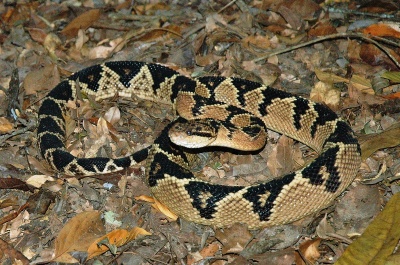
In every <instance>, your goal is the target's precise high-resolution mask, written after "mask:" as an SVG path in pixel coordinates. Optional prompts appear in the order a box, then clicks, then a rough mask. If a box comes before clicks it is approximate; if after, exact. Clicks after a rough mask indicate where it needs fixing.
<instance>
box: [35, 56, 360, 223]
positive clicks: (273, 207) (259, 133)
mask: <svg viewBox="0 0 400 265" xmlns="http://www.w3.org/2000/svg"><path fill="white" fill-rule="evenodd" d="M78 86H79V90H80V92H81V93H82V94H85V95H90V96H93V97H94V98H95V99H96V100H105V99H107V98H110V97H114V96H115V95H118V96H122V97H132V96H134V95H135V96H137V97H139V98H143V99H148V100H152V101H156V102H161V103H169V104H172V105H173V107H174V108H175V109H176V110H177V113H178V118H177V120H176V121H174V122H172V123H170V124H169V125H168V126H167V127H166V128H165V129H164V130H163V131H162V132H161V134H160V136H158V137H157V138H156V140H155V142H154V143H153V144H152V145H151V146H150V147H148V148H145V149H143V150H141V151H139V152H136V153H134V154H132V155H130V156H127V157H122V158H116V159H111V158H105V157H94V158H77V157H74V156H73V155H71V154H70V153H69V152H68V151H67V149H66V147H65V144H64V142H65V130H66V129H65V119H64V117H65V115H66V110H67V102H68V101H70V100H76V98H77V95H76V93H77V89H78ZM38 116H39V117H38V119H39V125H38V129H37V133H38V144H39V149H40V153H41V155H42V156H43V157H44V159H45V160H46V161H47V162H48V163H49V164H50V166H51V167H52V168H53V169H55V170H56V171H58V172H61V173H63V174H67V175H87V176H90V175H95V174H105V173H110V172H115V171H119V170H122V169H124V168H127V167H131V166H133V165H135V164H137V163H138V162H140V161H142V160H144V159H146V158H147V167H146V168H147V169H146V179H147V182H148V185H149V186H150V189H151V191H152V193H153V194H154V196H155V197H156V198H157V199H158V200H159V201H161V202H162V203H164V204H165V205H166V206H167V207H168V208H169V209H170V210H171V211H172V212H174V213H176V214H177V215H178V216H180V217H182V218H185V219H187V220H190V221H194V222H197V223H200V224H205V225H215V226H218V227H223V226H227V225H231V224H233V223H237V222H240V223H245V224H247V225H248V227H249V228H250V229H257V228H261V227H266V226H272V225H279V224H285V223H290V222H293V221H295V220H297V219H300V218H302V217H304V216H306V215H309V214H312V213H315V212H317V211H319V210H321V209H323V208H325V207H326V206H327V205H329V204H330V203H331V202H332V201H333V200H334V199H335V198H336V197H337V196H338V195H339V194H341V193H342V192H343V191H344V190H345V189H346V188H347V187H348V185H349V184H350V183H351V182H352V181H353V180H354V178H355V176H356V174H357V172H358V169H359V166H360V163H361V156H360V152H361V151H360V146H359V144H358V141H357V139H356V137H355V136H354V133H353V131H352V130H351V128H350V126H349V125H348V124H347V123H346V122H344V121H342V120H341V119H340V118H339V117H338V116H337V115H336V114H335V113H334V112H333V111H331V110H330V109H329V108H327V107H325V106H324V105H322V104H319V103H315V102H312V101H309V100H307V99H305V98H302V97H298V96H294V95H292V94H289V93H286V92H284V91H280V90H277V89H273V88H271V87H268V86H265V85H263V84H259V83H255V82H251V81H249V80H245V79H240V78H225V77H218V76H206V77H200V78H196V79H193V78H189V77H186V76H183V75H181V74H179V73H178V72H176V71H174V70H172V69H170V68H168V67H165V66H162V65H159V64H150V63H143V62H134V61H118V62H108V63H104V64H101V65H94V66H91V67H88V68H85V69H83V70H81V71H79V72H77V73H75V74H73V75H71V76H70V77H69V78H68V79H66V80H64V81H62V82H61V83H59V84H58V85H57V86H56V87H55V88H54V89H53V90H51V91H50V92H49V94H48V95H47V96H46V97H45V98H44V99H43V101H42V105H41V106H40V109H39V113H38ZM188 120H201V121H204V120H211V121H215V122H218V126H219V127H220V128H219V129H218V131H221V132H222V133H221V135H222V136H220V135H218V139H219V140H218V141H221V143H222V142H223V143H224V144H225V142H226V146H233V147H234V148H239V149H241V148H242V149H243V150H246V148H247V149H251V148H253V149H257V147H258V148H260V143H261V146H262V142H263V141H264V140H263V139H264V138H263V137H264V134H263V131H264V128H268V129H272V130H274V131H277V132H279V133H282V134H285V135H287V136H289V137H291V138H294V139H296V140H298V141H300V142H302V143H304V144H306V145H308V146H310V147H311V148H312V149H314V150H315V151H316V152H318V153H319V156H318V157H317V158H316V159H315V160H314V161H312V162H311V163H309V164H308V165H307V166H305V167H304V168H302V169H300V170H298V171H295V172H292V173H289V174H287V175H284V176H282V177H281V178H278V179H274V180H272V181H268V182H265V183H259V184H254V185H251V186H223V185H216V184H212V183H208V182H204V181H201V180H199V179H196V178H195V177H194V175H193V174H192V172H191V171H190V170H189V168H190V167H189V160H190V155H191V154H188V153H186V152H184V151H183V148H179V147H177V146H176V145H174V144H172V143H171V141H170V138H169V134H170V132H169V131H170V130H173V128H174V126H175V128H177V127H179V126H176V124H185V123H187V121H188ZM194 122H196V121H194ZM211 123H212V122H211ZM195 127H196V126H195ZM171 128H172V129H171ZM232 129H233V130H232ZM207 135H208V134H204V136H207ZM200 136H201V135H200ZM220 137H221V139H222V140H220ZM244 139H247V140H249V139H250V140H249V141H250V142H254V143H255V145H254V147H251V148H250V147H247V144H246V141H247V140H244ZM258 140H260V141H258ZM257 141H258V142H257ZM189 142H190V141H189ZM178 144H179V140H178Z"/></svg>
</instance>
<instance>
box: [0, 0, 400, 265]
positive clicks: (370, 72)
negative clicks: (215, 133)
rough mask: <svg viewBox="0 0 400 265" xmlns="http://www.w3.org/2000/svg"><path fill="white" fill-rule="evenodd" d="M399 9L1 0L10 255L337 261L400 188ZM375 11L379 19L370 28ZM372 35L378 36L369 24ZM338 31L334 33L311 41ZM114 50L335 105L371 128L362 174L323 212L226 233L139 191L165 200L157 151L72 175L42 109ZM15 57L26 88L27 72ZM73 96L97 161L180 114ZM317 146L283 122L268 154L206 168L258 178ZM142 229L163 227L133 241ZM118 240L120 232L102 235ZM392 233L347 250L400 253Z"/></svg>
mask: <svg viewBox="0 0 400 265" xmlns="http://www.w3.org/2000/svg"><path fill="white" fill-rule="evenodd" d="M377 10H379V11H377ZM398 10H399V6H398V3H397V2H396V1H386V2H385V5H381V4H380V1H377V2H376V3H375V2H374V1H354V0H351V1H336V2H334V3H331V2H330V1H325V2H323V3H322V2H321V1H319V2H318V3H317V1H315V2H314V1H311V0H305V1H304V0H293V1H241V0H238V1H231V2H229V1H212V2H208V3H207V4H206V3H205V2H199V3H196V4H195V3H186V2H185V3H181V2H180V1H171V2H166V3H164V2H157V1H151V3H149V2H148V1H135V3H134V4H132V3H131V1H119V2H118V3H116V2H112V1H110V2H109V3H108V4H107V5H106V4H99V3H97V2H94V1H85V2H79V1H68V2H65V3H57V2H51V1H48V2H46V3H43V2H39V1H33V2H32V1H18V3H16V4H14V5H8V4H7V5H6V4H5V3H0V15H1V18H2V21H3V28H2V30H1V31H0V43H1V46H0V70H1V73H2V74H1V75H0V88H1V89H0V102H1V103H3V104H2V106H3V108H1V109H0V113H1V114H0V129H1V134H0V143H1V147H2V148H1V151H0V161H1V164H0V169H1V170H0V174H2V177H3V179H4V181H3V182H2V185H3V186H2V187H1V189H0V205H4V207H1V215H0V216H1V218H2V220H5V222H4V223H2V227H1V230H0V235H1V239H2V240H4V242H5V243H4V244H7V247H3V243H2V244H0V248H1V249H2V250H5V251H4V252H5V253H6V255H0V260H1V262H2V263H4V262H8V261H9V260H11V259H12V258H16V257H21V255H19V254H21V253H22V256H23V257H24V258H26V260H30V261H31V262H33V263H38V262H43V261H51V260H53V261H55V260H57V261H64V262H78V261H79V262H83V261H85V260H87V258H88V257H90V258H92V259H90V260H89V261H86V262H87V263H88V264H91V262H95V261H97V262H100V261H101V262H103V263H109V262H111V261H112V260H115V261H116V262H117V263H119V264H121V263H125V264H135V263H136V264H166V263H186V264H202V263H207V262H208V263H209V264H215V265H216V264H249V263H253V264H321V263H333V262H335V261H336V260H337V259H338V258H339V257H340V256H341V255H342V254H343V250H344V249H346V248H347V247H348V246H349V245H350V247H348V249H350V250H351V249H352V248H353V247H351V246H353V244H351V242H352V241H353V240H356V238H357V237H359V236H360V235H361V234H362V233H363V232H364V231H368V229H369V227H368V225H369V223H371V221H372V220H373V219H374V217H375V216H376V215H378V213H379V212H380V210H381V209H382V207H384V205H385V204H386V202H387V201H388V200H389V198H390V197H391V195H393V194H395V193H396V192H399V191H400V188H398V187H399V179H400V155H399V141H398V137H396V136H397V135H398V132H397V131H398V130H397V127H398V123H399V119H400V115H399V113H400V112H399V108H398V105H399V102H398V99H399V87H400V85H399V81H398V78H397V77H398V71H399V64H398V61H399V54H400V51H399V46H398V45H397V46H396V40H398V38H399V35H398V32H399V30H398V23H397V22H396V19H393V20H391V19H390V18H395V17H396V16H397V17H398V16H399V13H398ZM346 12H347V13H346ZM359 12H361V13H359ZM377 12H378V13H377ZM396 12H397V13H396ZM344 14H346V15H344ZM360 14H363V15H365V16H367V17H368V16H372V17H378V19H375V20H374V21H370V22H369V23H364V24H362V23H358V24H357V27H355V22H357V21H359V20H360V17H361V15H360ZM384 15H386V17H385V18H389V19H382V18H384ZM366 33H367V34H370V36H369V38H370V40H373V41H370V42H369V43H366V42H364V41H362V40H365V38H366V37H364V36H362V38H359V36H360V35H357V34H366ZM332 34H333V35H332ZM335 34H336V35H335ZM340 34H348V36H349V37H350V39H348V38H347V37H345V38H343V37H341V36H340ZM338 36H339V37H338ZM323 37H327V38H329V39H325V41H319V42H315V43H312V44H308V45H303V44H304V43H307V41H313V40H316V39H319V38H323ZM374 41H375V43H374ZM377 44H378V45H380V46H377ZM295 45H303V46H299V47H297V48H294V47H295ZM288 48H289V49H291V50H290V51H289V52H286V53H283V52H280V51H284V50H285V49H288ZM104 60H105V61H107V60H138V61H146V62H159V63H163V64H166V65H168V66H169V67H171V68H173V69H175V70H177V71H180V72H181V73H182V74H185V75H188V76H201V75H207V74H211V75H222V76H240V77H242V78H246V79H250V80H253V81H257V82H263V83H265V84H271V85H273V86H274V87H277V88H280V89H283V90H286V91H288V92H291V93H295V94H298V95H302V96H306V97H309V98H311V99H313V100H315V101H319V102H323V103H324V104H326V105H328V106H329V107H331V108H332V109H334V110H335V111H336V112H337V113H338V114H339V115H340V116H341V117H342V118H343V119H345V120H346V121H348V122H349V123H350V124H351V126H352V128H353V129H354V131H355V132H356V134H357V136H358V138H359V139H360V143H361V146H362V153H363V163H362V166H361V169H360V174H359V176H358V178H357V180H356V181H355V182H354V183H353V184H352V185H351V187H349V189H348V192H346V193H345V195H343V196H341V197H340V198H339V199H338V200H337V201H338V202H337V203H335V204H334V205H332V206H330V207H328V208H327V209H325V210H323V211H321V213H319V214H316V215H314V216H309V217H306V218H304V219H303V220H299V221H297V222H295V223H293V224H288V225H284V226H279V227H273V228H266V229H262V230H260V231H248V229H247V228H246V227H245V225H242V224H236V225H233V226H232V227H228V228H223V229H219V228H214V227H204V226H200V225H195V224H193V223H189V222H186V221H185V220H180V219H178V221H173V219H170V218H167V217H166V216H165V215H164V214H163V213H161V212H158V211H156V210H152V208H153V207H152V206H151V205H150V204H149V203H148V202H143V201H141V200H138V198H147V199H148V198H150V197H149V196H151V194H150V191H149V189H148V187H147V186H146V185H145V183H144V179H143V175H144V170H146V169H145V163H143V164H140V165H138V166H137V167H134V168H132V169H130V170H127V171H125V172H118V173H115V174H110V175H107V176H95V177H94V178H80V177H68V178H67V177H65V176H58V175H57V174H55V173H54V172H51V170H49V168H48V166H47V165H46V163H45V162H44V161H43V160H42V159H41V158H40V156H39V154H38V149H37V143H36V136H35V131H34V128H33V126H32V125H30V124H31V123H29V121H33V122H35V121H36V120H37V117H36V115H37V110H38V106H39V105H40V99H41V98H43V96H44V95H45V94H46V93H47V92H48V91H49V90H50V89H51V88H52V87H54V85H56V84H57V83H58V82H59V81H60V80H61V79H63V78H65V77H66V76H69V75H70V74H71V73H72V72H76V71H78V70H80V69H82V68H84V67H87V66H90V65H93V64H95V63H99V62H103V61H104ZM260 62H261V63H260ZM15 69H17V70H18V75H19V80H21V81H22V83H21V84H18V83H16V81H15V79H13V78H11V76H12V72H13V71H14V70H15ZM15 85H17V86H20V87H21V92H20V94H19V95H18V97H17V101H16V102H15V103H17V104H12V105H11V106H12V108H11V111H9V110H8V109H7V106H8V105H9V104H8V101H9V98H8V97H7V90H8V89H9V88H11V87H15ZM69 105H70V109H69V114H70V115H69V116H68V117H67V118H68V119H67V128H66V129H67V136H68V139H67V142H66V144H67V148H68V150H69V151H70V152H71V153H73V154H74V155H77V156H81V157H83V156H85V157H93V156H108V157H119V156H124V155H127V154H129V153H132V152H135V151H137V150H141V149H142V148H144V147H146V146H148V145H150V144H151V143H152V142H153V141H154V139H155V138H156V137H157V135H158V133H159V132H160V131H161V130H162V128H163V127H164V126H165V125H166V124H167V123H168V122H169V121H171V120H173V119H174V113H173V112H172V110H171V107H170V106H168V105H162V104H156V103H152V102H146V101H140V100H137V99H135V98H134V99H132V100H126V99H121V98H113V99H109V100H107V101H103V102H101V103H97V102H95V101H94V100H93V99H91V98H90V97H88V98H86V97H85V95H82V97H80V100H78V101H77V102H70V104H69ZM9 113H14V114H13V116H10V115H9ZM315 156H316V154H315V152H314V151H313V150H310V149H309V148H307V147H305V146H304V145H302V144H300V143H296V142H295V141H293V140H291V139H288V138H287V137H280V136H279V135H278V134H276V133H274V132H269V140H268V143H267V144H266V146H265V148H264V149H263V150H262V151H261V152H260V153H259V154H245V155H241V154H240V155H239V154H237V153H229V152H210V153H206V154H202V155H201V156H200V157H199V159H197V161H196V163H195V164H194V165H193V168H194V170H195V171H196V175H198V176H199V177H200V178H204V179H206V180H208V181H212V182H214V183H221V184H224V185H249V184H250V183H257V182H260V181H265V180H266V176H269V177H271V178H274V177H279V176H280V175H282V174H285V173H288V172H291V171H293V170H297V169H299V168H301V167H303V166H304V165H306V164H307V163H309V161H311V160H312V159H313V158H315ZM365 184H368V186H366V185H365ZM31 185H33V186H31ZM146 196H147V197H146ZM10 201H12V204H9V203H7V202H10ZM3 202H4V203H3ZM94 210H96V211H94ZM163 211H165V210H163ZM388 211H391V210H390V207H389V210H388ZM100 213H102V214H103V216H104V219H102V218H101V217H100ZM110 216H112V218H111V219H112V220H111V219H109V217H110ZM379 216H380V215H379ZM80 218H83V219H80ZM395 218H396V215H393V219H392V217H391V216H390V214H389V216H388V217H386V219H385V220H389V219H390V220H392V221H391V224H396V223H399V220H398V219H395ZM90 220H92V221H90ZM376 220H377V221H376V222H378V225H377V226H378V227H380V228H381V229H382V231H383V232H382V234H383V235H384V234H392V235H397V233H398V231H399V230H398V226H395V225H390V224H389V225H386V224H384V223H382V221H379V220H380V219H379V218H377V219H376ZM71 227H72V228H71ZM135 227H138V228H140V229H144V230H145V231H148V232H149V233H151V234H152V235H151V236H150V235H148V236H145V237H142V238H140V239H135V240H132V241H131V238H130V234H131V233H133V234H134V233H135V232H133V231H135V229H136V228H135ZM367 227H368V228H367ZM140 229H139V230H140ZM366 229H367V230H366ZM371 229H373V228H371ZM71 231H81V233H78V234H74V233H71ZM140 231H142V230H140ZM386 232H387V233H386ZM106 234H107V235H109V236H108V237H107V236H106ZM111 235H112V236H111ZM102 236H103V237H107V238H108V239H107V240H105V241H104V240H103V241H101V240H100V241H101V242H102V243H100V244H97V243H93V242H95V241H96V240H98V238H100V237H102ZM117 237H118V238H119V239H121V241H118V240H116V238H117ZM389 239H390V238H389V237H388V236H382V237H376V236H373V237H370V238H367V239H366V240H367V241H368V242H369V243H368V245H366V243H363V242H365V240H364V239H362V237H360V240H356V242H355V247H354V249H357V251H352V250H351V251H350V250H349V251H346V252H350V253H351V254H348V253H345V254H344V255H343V259H345V260H354V259H355V260H358V261H363V262H362V263H360V264H377V263H374V262H375V261H373V260H366V259H361V257H362V258H366V257H368V256H367V255H365V254H366V252H367V250H365V249H364V246H368V247H369V246H370V247H371V248H370V249H371V250H370V251H375V252H376V257H383V259H385V260H386V262H387V264H390V262H392V264H395V262H396V260H398V255H399V254H398V253H397V252H396V249H393V244H388V243H386V244H382V242H388V241H387V240H389ZM395 239H396V237H395V238H394V239H393V240H394V241H395ZM397 240H399V239H398V237H397ZM89 241H91V242H89ZM117 241H118V242H120V243H118V244H117V243H115V242H117ZM357 241H360V242H361V243H360V242H357ZM89 243H90V244H94V245H93V246H94V248H100V247H101V248H103V247H104V250H108V251H106V252H105V253H103V254H100V253H101V252H102V251H103V250H101V251H99V252H96V253H97V255H98V256H95V255H94V254H90V253H95V252H88V244H89ZM360 244H361V247H360ZM11 249H13V250H15V251H11ZM110 250H111V251H110ZM368 251H369V250H368ZM390 251H392V252H393V253H391V254H392V255H387V253H388V252H390ZM18 253H19V254H18ZM26 260H25V262H26ZM364 261H365V262H364ZM340 262H343V261H342V259H341V260H339V264H342V263H340ZM343 264H345V263H343ZM352 264H353V263H352ZM354 264H355V263H354Z"/></svg>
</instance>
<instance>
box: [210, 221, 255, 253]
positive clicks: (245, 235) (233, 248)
mask: <svg viewBox="0 0 400 265" xmlns="http://www.w3.org/2000/svg"><path fill="white" fill-rule="evenodd" d="M215 237H216V238H217V239H218V241H219V242H221V244H222V245H223V246H222V254H226V253H240V252H241V251H242V250H243V249H244V248H245V247H246V246H247V244H248V243H249V242H250V240H252V238H253V235H252V234H251V233H250V232H249V230H248V228H247V225H244V224H234V225H232V226H229V227H226V228H221V229H217V230H215Z"/></svg>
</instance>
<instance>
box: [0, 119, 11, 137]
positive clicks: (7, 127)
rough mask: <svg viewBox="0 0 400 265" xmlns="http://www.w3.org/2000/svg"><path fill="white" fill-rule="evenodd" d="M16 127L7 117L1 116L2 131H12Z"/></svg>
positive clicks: (0, 126)
mask: <svg viewBox="0 0 400 265" xmlns="http://www.w3.org/2000/svg"><path fill="white" fill-rule="evenodd" d="M13 128H14V126H13V124H12V123H11V122H9V121H8V120H7V118H5V117H0V133H8V132H11V131H12V129H13Z"/></svg>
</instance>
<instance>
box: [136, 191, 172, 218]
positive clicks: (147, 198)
mask: <svg viewBox="0 0 400 265" xmlns="http://www.w3.org/2000/svg"><path fill="white" fill-rule="evenodd" d="M135 200H139V201H145V202H149V203H151V206H152V207H153V208H154V209H156V210H157V211H159V212H161V213H162V214H164V215H165V216H167V217H168V218H170V219H171V220H173V221H176V220H178V216H177V215H176V214H174V213H173V212H171V211H170V210H169V209H168V207H167V206H165V205H164V204H162V203H161V202H160V201H158V200H157V199H156V198H154V197H150V196H146V195H141V196H137V197H135Z"/></svg>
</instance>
